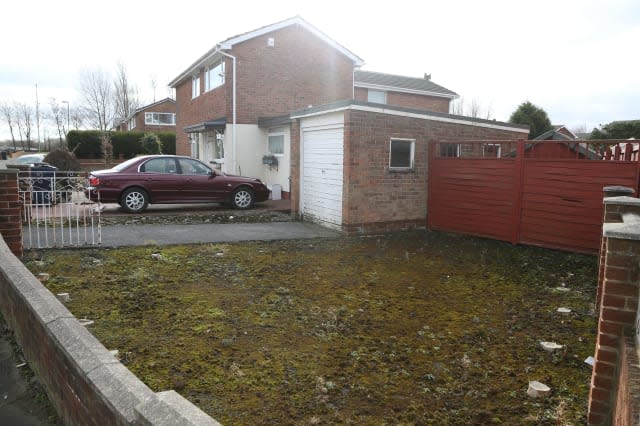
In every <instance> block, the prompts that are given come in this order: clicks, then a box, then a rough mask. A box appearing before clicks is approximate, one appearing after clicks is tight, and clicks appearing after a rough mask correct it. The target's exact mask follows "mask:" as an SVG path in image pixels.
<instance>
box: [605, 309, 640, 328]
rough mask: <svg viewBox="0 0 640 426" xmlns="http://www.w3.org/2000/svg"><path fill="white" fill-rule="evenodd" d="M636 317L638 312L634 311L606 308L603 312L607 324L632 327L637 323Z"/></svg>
mask: <svg viewBox="0 0 640 426" xmlns="http://www.w3.org/2000/svg"><path fill="white" fill-rule="evenodd" d="M636 315H637V312H634V311H622V310H618V309H609V308H607V307H604V308H603V310H602V314H601V318H602V320H603V321H605V322H618V323H622V324H629V325H631V324H634V323H635V321H636Z"/></svg>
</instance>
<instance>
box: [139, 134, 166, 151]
mask: <svg viewBox="0 0 640 426" xmlns="http://www.w3.org/2000/svg"><path fill="white" fill-rule="evenodd" d="M140 145H142V151H144V153H145V154H162V142H160V139H158V137H157V136H156V135H155V133H145V134H144V136H143V137H142V138H140Z"/></svg>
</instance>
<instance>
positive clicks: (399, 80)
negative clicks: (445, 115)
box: [354, 70, 458, 99]
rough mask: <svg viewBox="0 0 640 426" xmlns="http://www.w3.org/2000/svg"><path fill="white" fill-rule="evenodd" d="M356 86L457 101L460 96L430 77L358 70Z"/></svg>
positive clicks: (355, 74)
mask: <svg viewBox="0 0 640 426" xmlns="http://www.w3.org/2000/svg"><path fill="white" fill-rule="evenodd" d="M354 85H355V86H357V87H365V88H369V89H378V90H391V91H396V92H405V93H416V94H421V95H430V96H438V97H443V98H449V99H455V98H457V97H458V94H457V93H455V92H453V91H451V90H449V89H447V88H444V87H442V86H440V85H438V84H436V83H434V82H432V81H431V78H430V77H427V76H426V75H425V77H424V78H416V77H407V76H404V75H393V74H384V73H381V72H373V71H362V70H358V71H356V72H355V73H354Z"/></svg>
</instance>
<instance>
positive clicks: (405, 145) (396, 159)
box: [389, 139, 416, 169]
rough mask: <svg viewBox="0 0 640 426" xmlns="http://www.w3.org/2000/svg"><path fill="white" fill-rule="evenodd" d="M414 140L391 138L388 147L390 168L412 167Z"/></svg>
mask: <svg viewBox="0 0 640 426" xmlns="http://www.w3.org/2000/svg"><path fill="white" fill-rule="evenodd" d="M415 142H416V141H415V140H413V139H391V147H390V149H389V168H390V169H412V168H413V153H414V147H415Z"/></svg>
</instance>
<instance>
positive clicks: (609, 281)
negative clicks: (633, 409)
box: [588, 196, 640, 425]
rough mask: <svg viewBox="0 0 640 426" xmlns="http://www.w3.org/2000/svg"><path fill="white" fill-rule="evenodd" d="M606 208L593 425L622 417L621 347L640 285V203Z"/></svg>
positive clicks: (615, 200) (619, 201) (626, 200)
mask: <svg viewBox="0 0 640 426" xmlns="http://www.w3.org/2000/svg"><path fill="white" fill-rule="evenodd" d="M604 204H605V213H604V220H605V224H604V225H603V243H602V249H601V253H600V276H599V280H598V281H599V282H598V297H597V301H598V311H599V321H598V334H597V338H596V349H595V355H594V358H595V362H594V366H593V372H592V375H591V389H590V393H589V413H588V423H589V424H590V425H609V424H611V421H612V418H613V416H614V410H615V411H620V408H621V407H618V409H616V407H615V400H616V393H617V391H618V388H619V379H620V374H621V371H625V370H624V369H621V365H620V362H621V359H622V357H621V350H622V349H621V348H623V346H621V345H622V342H623V340H624V338H625V335H629V334H632V333H633V331H634V329H635V322H636V318H637V314H638V288H639V283H640V274H639V271H640V263H639V262H640V200H638V199H637V198H631V197H624V196H623V197H612V198H605V200H604ZM625 377H626V376H625ZM619 400H622V399H619ZM621 424H624V423H621ZM633 424H636V423H633Z"/></svg>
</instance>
